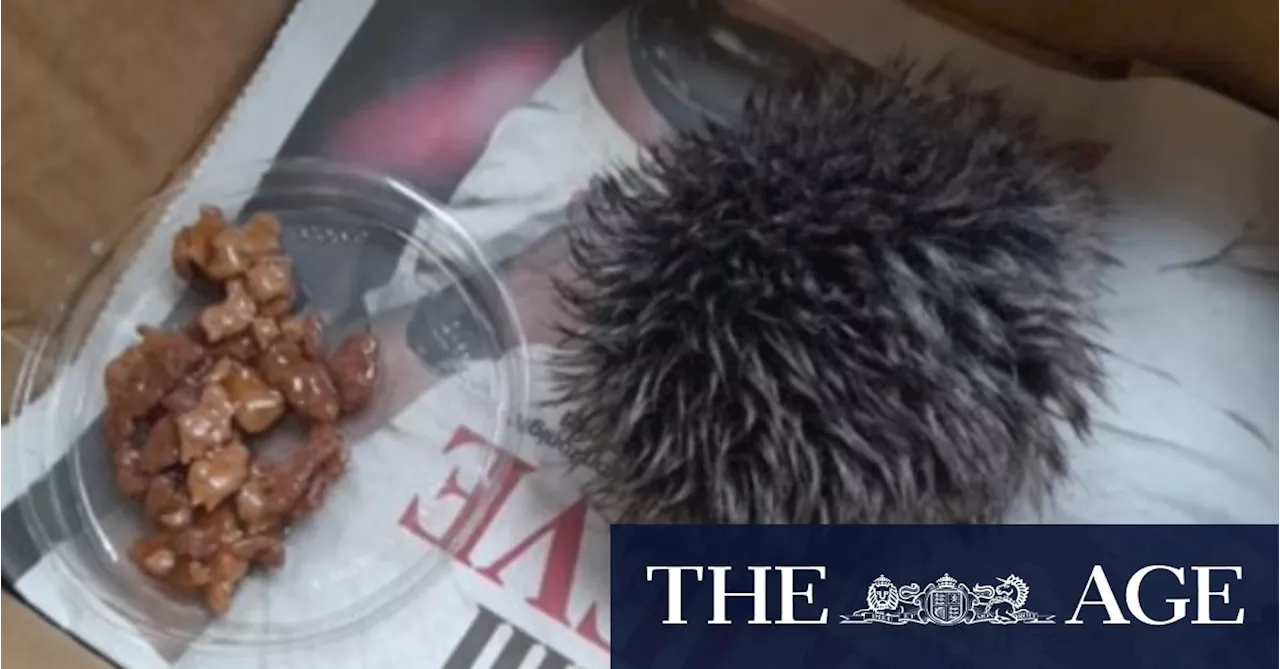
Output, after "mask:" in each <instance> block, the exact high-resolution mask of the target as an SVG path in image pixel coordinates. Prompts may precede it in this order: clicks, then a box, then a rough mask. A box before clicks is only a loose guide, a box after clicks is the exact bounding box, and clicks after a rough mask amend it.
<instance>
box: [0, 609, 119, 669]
mask: <svg viewBox="0 0 1280 669" xmlns="http://www.w3.org/2000/svg"><path fill="white" fill-rule="evenodd" d="M0 620H2V621H3V624H4V640H5V642H6V643H5V644H4V645H3V649H4V653H3V657H2V658H0V664H4V666H6V667H9V668H10V669H36V668H37V667H59V668H60V669H61V668H63V667H65V668H66V669H99V668H105V667H108V666H110V665H108V664H107V663H106V662H103V661H102V659H101V658H99V657H98V656H96V655H94V654H93V653H91V652H89V651H88V650H86V649H85V648H83V647H81V646H80V645H79V644H77V643H75V642H74V641H72V640H71V639H69V638H67V636H66V635H65V634H63V633H62V632H59V631H58V630H57V629H55V628H53V627H50V626H49V624H48V623H46V622H45V621H44V620H43V619H41V618H40V617H39V616H37V615H36V614H35V613H33V612H31V611H30V610H28V609H27V608H26V607H25V606H23V605H22V603H21V602H19V601H18V600H16V599H14V598H12V597H10V596H9V595H7V594H6V595H4V604H3V610H0Z"/></svg>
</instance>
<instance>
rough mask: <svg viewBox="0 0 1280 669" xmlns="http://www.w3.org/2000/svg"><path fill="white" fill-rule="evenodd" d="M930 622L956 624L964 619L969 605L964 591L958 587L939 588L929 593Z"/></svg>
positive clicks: (928, 609) (927, 608)
mask: <svg viewBox="0 0 1280 669" xmlns="http://www.w3.org/2000/svg"><path fill="white" fill-rule="evenodd" d="M926 610H927V611H928V616H929V620H930V622H933V623H937V624H939V625H955V624H956V623H959V622H960V621H961V620H963V619H964V614H965V613H968V611H969V606H968V602H967V601H966V597H965V594H964V592H962V591H961V590H960V589H958V588H937V589H935V590H934V591H933V592H931V593H929V601H928V606H927V607H926Z"/></svg>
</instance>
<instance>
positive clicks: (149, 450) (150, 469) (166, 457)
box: [140, 414, 179, 475]
mask: <svg viewBox="0 0 1280 669" xmlns="http://www.w3.org/2000/svg"><path fill="white" fill-rule="evenodd" d="M178 448H179V440H178V425H177V423H176V422H174V420H173V415H172V414H165V415H164V416H161V417H160V419H159V420H157V421H156V422H155V424H154V425H152V426H151V430H150V432H148V433H147V442H146V443H145V444H143V446H142V452H141V460H142V461H141V463H140V466H141V468H142V473H144V474H149V475H155V474H159V473H160V472H162V471H164V470H166V469H168V468H170V467H172V466H174V465H176V464H178Z"/></svg>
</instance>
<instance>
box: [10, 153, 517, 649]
mask: <svg viewBox="0 0 1280 669" xmlns="http://www.w3.org/2000/svg"><path fill="white" fill-rule="evenodd" d="M202 205H215V206H218V207H220V208H221V209H222V210H223V212H224V213H225V214H226V215H227V218H228V219H234V220H235V221H236V222H243V221H244V220H246V219H247V218H248V215H249V214H250V213H256V212H269V213H272V214H274V215H276V216H277V217H278V218H279V219H280V220H281V221H282V223H283V234H282V242H283V244H284V247H285V252H286V253H287V254H289V255H290V256H291V257H292V258H293V259H294V263H295V276H296V280H297V283H298V287H299V291H300V293H299V294H300V300H299V305H298V307H297V309H296V311H307V312H312V313H319V314H321V315H322V317H323V318H324V320H325V321H326V323H327V325H328V332H327V337H326V338H327V343H328V344H329V345H330V346H333V345H334V344H335V343H336V342H337V341H338V339H339V338H340V337H341V336H342V334H343V333H344V332H347V331H350V330H353V329H357V328H364V327H371V328H372V330H373V332H375V333H376V334H378V336H379V338H380V340H382V342H383V366H382V377H381V385H380V388H379V390H378V395H377V396H376V399H375V401H374V404H373V406H371V407H369V408H368V409H366V410H365V412H364V413H362V414H361V415H360V416H359V417H354V418H353V419H352V420H350V421H344V423H343V424H342V427H343V430H344V432H346V433H347V435H348V438H349V440H350V442H351V464H350V465H349V467H348V471H347V473H346V474H345V476H344V477H343V478H342V479H340V480H339V481H338V483H336V484H335V485H334V487H333V488H332V489H331V490H330V492H329V495H328V499H327V501H326V502H325V504H324V506H323V507H322V508H320V510H319V511H317V512H316V513H315V514H313V515H311V516H309V517H308V518H306V519H304V520H303V521H301V522H300V523H298V524H297V525H296V526H294V527H293V528H291V529H290V531H289V534H288V535H287V537H286V539H285V546H286V550H287V559H286V564H285V566H284V567H283V568H281V569H279V570H276V571H263V570H260V569H255V570H253V571H251V572H250V575H249V576H248V577H247V578H246V579H245V581H243V582H242V584H241V587H240V589H239V591H238V592H237V593H236V595H235V597H234V598H233V600H232V602H233V603H232V606H231V609H230V610H229V611H228V612H227V613H226V614H225V615H224V616H221V617H213V616H210V615H209V614H208V613H206V612H205V610H204V608H203V606H202V604H201V600H200V598H199V597H195V598H190V599H187V598H180V597H175V596H174V595H173V594H172V593H170V592H167V591H165V590H163V589H162V588H161V587H159V586H158V585H157V584H156V583H155V582H154V581H152V580H151V579H149V578H147V577H145V576H144V575H142V574H141V573H140V572H139V571H138V570H137V568H136V567H135V566H134V564H133V563H132V561H131V560H130V558H129V549H130V546H131V545H132V543H133V541H134V540H135V539H136V538H138V537H139V536H141V533H142V532H143V531H144V529H145V528H144V523H145V521H144V520H143V518H142V509H141V505H140V504H137V503H135V502H129V501H125V500H123V499H121V498H120V496H119V495H118V494H117V493H116V490H115V488H114V485H113V469H112V466H111V460H110V454H109V452H108V451H109V449H108V447H107V446H106V444H105V442H104V440H103V439H102V437H101V429H100V425H99V424H98V420H99V415H100V413H101V411H102V408H103V406H104V404H105V401H104V400H105V394H104V390H103V384H102V371H103V368H104V366H105V365H106V364H107V362H108V361H109V360H110V359H111V358H112V357H114V356H115V355H117V354H118V353H119V352H120V351H122V350H123V349H124V348H125V347H127V346H128V345H130V344H131V343H132V342H134V341H136V329H137V327H138V326H139V325H158V326H161V327H177V326H180V325H181V324H184V323H187V322H189V321H190V319H191V317H192V316H193V315H194V314H195V313H196V310H198V309H199V308H201V307H203V306H207V305H208V304H210V303H211V302H212V299H211V298H210V297H209V296H201V295H197V294H195V291H194V290H192V289H190V288H189V287H187V286H186V285H185V284H184V283H183V282H182V281H181V280H180V279H179V278H178V277H177V276H176V275H175V274H174V272H173V270H172V268H171V265H170V260H169V249H170V244H171V241H172V239H173V236H174V234H175V233H176V232H177V230H178V229H179V228H181V227H182V226H184V225H188V224H190V223H192V222H194V220H195V219H196V215H197V212H198V209H199V207H200V206H202ZM144 209H145V210H144V211H143V213H142V214H141V216H140V217H139V218H138V219H137V221H136V223H134V224H133V229H132V230H131V234H130V235H127V236H126V238H125V239H123V240H121V241H120V242H119V243H118V244H117V245H116V248H112V249H106V250H105V251H106V252H105V253H104V254H103V256H102V261H101V263H100V264H99V265H98V266H97V267H96V268H95V269H94V271H93V274H92V276H90V277H89V280H88V281H87V282H85V283H83V284H82V285H81V286H80V287H79V288H78V290H76V291H75V293H74V295H73V296H72V297H71V299H69V300H67V301H66V302H65V303H64V304H62V305H60V308H59V309H58V310H56V313H55V314H54V315H53V317H51V318H50V319H48V322H47V323H46V324H44V326H43V327H42V329H41V336H40V337H39V338H38V339H37V340H36V341H34V342H32V343H31V347H30V351H31V353H30V355H29V356H28V358H27V360H26V361H25V363H24V365H23V369H22V372H21V374H20V377H19V382H18V385H17V388H16V389H15V391H14V400H13V403H12V407H11V412H10V426H16V427H18V429H16V430H12V431H9V432H8V434H9V435H10V438H9V439H8V440H6V443H5V444H4V448H5V449H6V450H7V451H9V453H8V457H7V458H6V463H7V464H6V468H7V467H9V466H11V465H12V464H13V463H14V460H15V459H16V460H17V464H18V472H17V474H18V476H17V477H14V478H11V476H12V475H13V472H9V471H7V472H6V476H5V480H6V484H8V483H9V482H10V481H12V480H15V478H16V479H17V480H20V481H22V482H24V483H25V484H26V485H27V486H28V488H27V491H26V493H25V494H24V495H23V496H22V497H21V498H20V499H19V501H18V502H16V504H18V505H19V507H20V509H21V516H22V520H23V524H24V525H25V527H24V528H23V529H24V532H13V531H11V530H10V528H8V527H6V531H5V535H6V540H5V543H4V547H3V548H4V551H3V552H4V562H5V571H6V573H7V574H9V573H10V572H11V568H14V567H16V566H18V565H20V564H23V563H25V564H27V565H30V564H32V560H33V555H32V554H33V553H34V554H35V556H36V557H38V561H39V563H40V565H41V569H50V568H52V569H54V570H55V573H56V577H55V580H57V582H58V583H57V585H58V587H61V588H64V589H65V591H66V594H67V596H68V597H69V598H70V601H72V602H74V603H75V605H76V606H75V607H74V608H75V609H76V610H75V611H74V613H73V615H94V616H99V617H101V618H102V619H103V620H105V621H107V622H108V623H110V624H116V625H122V626H125V627H126V628H136V630H138V631H140V632H142V633H143V635H144V636H146V637H148V638H150V639H151V640H152V643H153V645H156V644H161V645H170V646H173V645H176V646H178V647H182V648H193V647H194V648H201V649H210V650H212V649H223V650H232V651H234V650H235V649H250V650H254V651H260V650H262V649H263V648H264V647H266V646H293V645H316V644H317V643H320V642H322V641H323V640H327V639H336V638H338V637H343V636H345V635H347V634H350V633H353V632H358V631H359V630H361V629H363V628H364V627H365V626H367V625H370V624H376V622H377V621H378V620H380V619H382V618H383V617H385V616H387V615H390V614H392V613H394V612H395V611H396V610H398V609H399V607H401V606H402V605H403V604H404V602H406V601H407V600H408V599H409V598H412V597H415V596H421V595H422V592H423V589H424V588H426V587H428V586H429V585H431V584H432V583H435V582H437V581H438V579H439V578H440V576H441V575H442V574H444V573H445V572H446V571H447V565H448V564H449V562H450V560H449V557H448V553H449V551H450V549H451V548H452V547H454V546H461V545H463V544H465V543H466V542H467V541H468V540H469V539H470V538H471V536H470V534H469V533H470V532H474V531H475V528H476V527H478V523H476V522H473V520H474V518H476V517H479V515H480V514H483V513H484V511H485V508H486V505H487V500H488V499H489V498H490V495H489V492H490V491H491V490H494V489H495V488H494V487H492V486H489V483H491V482H493V481H497V480H500V479H501V477H502V476H503V472H502V471H501V467H502V463H503V462H509V459H502V458H497V457H496V452H495V451H494V449H493V448H492V447H491V446H488V445H487V444H500V443H505V444H507V445H509V446H510V445H512V444H513V440H515V439H518V435H517V434H516V433H515V431H514V430H513V429H510V428H509V425H510V423H511V421H512V417H513V415H514V414H515V413H516V412H518V411H521V410H522V409H523V407H524V404H525V402H526V394H527V383H528V372H527V369H526V366H525V365H526V363H525V362H524V356H523V355H520V351H522V349H523V346H524V338H523V334H522V332H521V329H520V325H519V322H518V320H517V318H516V317H515V312H514V309H513V307H512V305H511V302H510V300H509V299H508V297H507V295H506V293H505V292H504V290H503V288H502V286H501V284H500V283H499V281H498V279H497V278H496V276H495V273H494V271H493V270H492V268H491V267H490V266H489V265H488V264H487V263H486V260H485V258H484V255H483V254H482V253H481V251H480V249H479V247H478V246H477V245H476V243H474V242H473V241H472V240H471V239H469V238H468V236H467V235H466V233H465V232H464V231H463V230H462V228H461V227H459V225H458V224H457V223H456V222H455V221H454V220H453V219H452V218H450V216H449V215H448V214H447V213H446V212H445V211H444V210H443V209H442V208H441V207H440V206H439V205H438V204H436V203H434V202H432V201H431V199H430V198H428V197H426V196H424V195H422V194H420V193H418V192H417V191H415V190H414V189H413V188H412V187H410V186H408V185H406V184H404V183H401V182H399V181H397V180H395V179H392V178H388V177H386V176H382V175H378V174H373V173H370V172H366V171H363V170H360V169H356V168H352V167H346V166H339V165H334V164H330V163H324V162H319V161H311V160H303V161H278V162H274V163H270V164H264V165H251V166H245V167H243V168H239V169H230V170H223V171H219V172H217V173H209V174H204V173H201V174H199V175H197V177H195V178H193V179H191V180H189V181H188V182H186V183H184V184H182V185H181V186H179V187H177V188H175V189H173V190H171V191H169V192H166V193H164V194H162V195H161V196H159V197H158V198H156V199H155V200H154V201H153V202H150V203H148V205H147V206H146V207H145V208H144ZM397 268H398V269H397ZM393 270H394V273H395V275H396V276H397V277H399V284H397V283H396V282H395V281H392V282H391V284H392V285H399V289H398V290H399V293H400V301H401V302H403V304H402V305H401V306H396V305H395V304H391V305H390V306H388V305H387V304H382V305H379V306H373V307H371V306H369V305H370V300H371V298H370V294H371V293H376V292H377V291H376V290H371V289H370V287H371V286H373V285H382V286H384V288H383V290H384V292H385V291H386V288H385V286H386V285H387V282H386V280H385V279H386V277H387V276H389V275H391V274H392V273H393ZM380 272H381V273H382V274H383V276H382V277H377V276H371V274H373V275H376V274H378V273H380ZM405 277H408V279H407V281H408V283H407V285H406V278H405ZM393 292H395V291H393ZM393 297H394V296H393ZM383 298H386V296H385V295H384V296H383ZM374 301H377V300H374ZM383 302H386V299H383ZM392 302H394V300H392ZM371 312H372V313H373V315H372V316H371V315H370V313H371ZM412 330H416V333H414V334H413V335H412V336H409V335H406V334H405V333H406V332H407V331H412ZM410 340H412V341H410ZM442 387H447V388H449V389H450V390H449V391H448V392H447V393H444V395H443V396H441V392H442V391H441V388H442ZM433 393H434V394H435V395H433ZM436 396H440V397H439V399H438V400H433V399H431V398H432V397H436ZM388 398H390V399H388ZM423 398H427V404H426V405H425V406H424V405H423ZM380 402H383V403H385V404H379V403H380ZM406 416H408V418H406ZM460 423H464V424H465V426H466V428H467V429H468V430H470V431H471V432H472V433H475V434H477V435H479V436H481V437H483V439H484V442H487V444H486V443H484V442H481V441H473V443H470V444H469V445H468V448H465V449H446V448H445V446H446V442H447V441H448V439H449V438H450V437H449V435H450V434H451V431H452V430H454V429H455V427H456V426H457V425H458V424H460ZM276 429H277V430H280V431H281V434H283V435H284V436H280V435H274V436H273V437H271V438H270V439H269V440H268V441H266V442H265V445H263V444H259V445H254V444H253V443H251V444H250V446H251V449H254V448H257V449H258V450H259V453H258V454H259V455H262V456H264V457H268V456H273V455H277V454H280V453H283V452H285V451H287V450H288V449H289V448H291V447H293V446H296V444H297V443H298V441H299V440H300V434H294V435H292V436H291V435H290V433H289V431H288V428H285V427H278V428H276ZM11 449H12V450H11ZM14 450H16V451H17V457H16V458H14V457H13V451H14ZM446 482H447V483H448V484H449V485H456V486H459V487H461V488H462V489H465V490H468V491H470V494H469V498H468V501H467V502H466V503H465V504H464V503H460V502H459V501H458V499H456V498H450V499H441V498H440V496H439V495H437V494H436V493H437V492H438V490H439V489H440V487H441V486H443V485H445V484H446ZM410 510H414V511H416V513H417V514H418V517H419V518H420V519H423V520H422V522H421V523H420V525H422V526H431V527H434V528H437V529H435V530H432V532H433V534H432V536H433V537H438V541H436V542H435V543H434V544H433V543H432V542H427V541H423V540H422V538H421V537H420V536H419V537H415V536H410V535H411V533H410V532H407V531H405V529H404V527H403V523H404V514H407V513H409V512H410ZM467 514H470V515H469V516H468V515H467ZM415 522H417V521H415ZM445 527H447V528H448V531H444V530H442V529H439V528H445ZM14 537H17V538H16V539H15V538H14ZM10 575H11V574H10ZM81 604H83V607H81V606H80V605H81ZM122 631H124V630H122Z"/></svg>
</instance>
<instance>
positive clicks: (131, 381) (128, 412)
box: [103, 328, 204, 419]
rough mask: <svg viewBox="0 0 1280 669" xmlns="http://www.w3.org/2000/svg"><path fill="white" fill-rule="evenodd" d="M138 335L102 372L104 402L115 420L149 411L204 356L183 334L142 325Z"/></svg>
mask: <svg viewBox="0 0 1280 669" xmlns="http://www.w3.org/2000/svg"><path fill="white" fill-rule="evenodd" d="M141 334H142V340H141V341H139V342H138V343H137V344H134V345H133V346H130V347H129V348H127V349H125V351H124V352H123V353H121V354H120V355H119V356H117V357H116V358H114V359H113V360H112V361H111V362H110V363H108V364H107V367H106V370H105V371H104V372H103V385H104V386H105V387H106V392H107V401H108V403H109V404H110V405H111V408H112V412H114V413H115V414H116V416H117V418H119V419H125V418H129V419H132V418H138V417H140V416H143V415H145V414H146V413H147V412H149V411H151V409H152V408H153V407H155V406H156V404H158V403H159V402H160V400H161V399H162V398H163V397H164V396H165V395H166V394H168V392H169V391H170V390H171V389H172V388H173V387H174V386H176V385H177V384H178V381H179V380H180V379H181V378H182V376H183V375H184V374H185V373H186V372H187V370H188V369H190V368H191V367H192V366H194V365H195V364H196V363H198V362H199V361H200V360H201V359H203V358H204V348H203V347H201V346H200V345H199V344H197V343H196V342H194V341H192V340H191V338H190V337H187V336H186V335H185V334H183V333H180V332H164V331H162V330H155V329H152V328H144V329H142V330H141Z"/></svg>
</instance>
